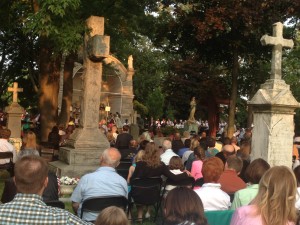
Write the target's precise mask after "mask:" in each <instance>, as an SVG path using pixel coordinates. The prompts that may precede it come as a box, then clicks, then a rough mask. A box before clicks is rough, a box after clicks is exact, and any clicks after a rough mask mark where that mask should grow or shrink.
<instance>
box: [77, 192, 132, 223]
mask: <svg viewBox="0 0 300 225" xmlns="http://www.w3.org/2000/svg"><path fill="white" fill-rule="evenodd" d="M127 204H128V201H127V198H125V197H124V196H105V197H93V198H88V199H86V200H84V201H83V203H82V206H81V214H80V218H82V216H83V213H84V212H94V213H100V211H101V210H103V209H105V208H107V207H109V206H117V207H120V208H122V209H124V210H126V207H127Z"/></svg>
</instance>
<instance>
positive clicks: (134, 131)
mask: <svg viewBox="0 0 300 225" xmlns="http://www.w3.org/2000/svg"><path fill="white" fill-rule="evenodd" d="M130 134H131V135H132V137H133V139H135V140H138V139H139V136H140V128H139V126H138V125H137V124H130Z"/></svg>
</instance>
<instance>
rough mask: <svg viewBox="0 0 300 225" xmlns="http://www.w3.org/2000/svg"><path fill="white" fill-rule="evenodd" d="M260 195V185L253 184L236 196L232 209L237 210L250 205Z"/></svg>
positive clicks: (236, 193) (238, 192)
mask: <svg viewBox="0 0 300 225" xmlns="http://www.w3.org/2000/svg"><path fill="white" fill-rule="evenodd" d="M257 193H258V184H252V185H249V186H247V187H246V188H244V189H241V190H239V191H237V192H235V194H234V199H233V202H232V204H231V209H232V210H235V209H236V208H238V207H241V206H244V205H248V204H249V203H250V202H251V201H252V200H253V199H254V198H255V196H256V195H257Z"/></svg>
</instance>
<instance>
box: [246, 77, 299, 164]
mask: <svg viewBox="0 0 300 225" xmlns="http://www.w3.org/2000/svg"><path fill="white" fill-rule="evenodd" d="M248 104H249V105H252V107H253V124H254V129H253V137H252V146H251V160H253V159H257V158H263V159H264V160H266V161H267V162H268V163H269V164H270V165H271V166H275V165H285V166H287V167H289V168H291V166H292V150H293V136H294V114H295V113H294V110H295V109H296V108H299V103H298V102H297V100H296V99H295V98H294V97H293V95H292V93H291V91H290V89H289V85H287V84H285V82H284V81H283V80H274V79H270V80H267V81H266V83H264V84H263V85H261V89H259V90H258V91H257V93H256V94H255V95H254V97H253V98H252V99H251V101H250V102H249V103H248Z"/></svg>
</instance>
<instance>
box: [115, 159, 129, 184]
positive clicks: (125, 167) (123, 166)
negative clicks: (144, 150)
mask: <svg viewBox="0 0 300 225" xmlns="http://www.w3.org/2000/svg"><path fill="white" fill-rule="evenodd" d="M131 165H132V163H131V160H121V161H120V164H119V165H118V166H117V167H116V171H117V173H118V174H119V175H120V176H122V177H123V178H124V179H125V180H127V177H128V171H129V167H130V166H131Z"/></svg>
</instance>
